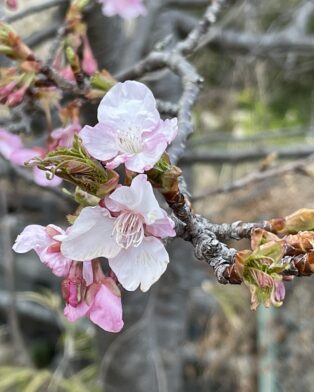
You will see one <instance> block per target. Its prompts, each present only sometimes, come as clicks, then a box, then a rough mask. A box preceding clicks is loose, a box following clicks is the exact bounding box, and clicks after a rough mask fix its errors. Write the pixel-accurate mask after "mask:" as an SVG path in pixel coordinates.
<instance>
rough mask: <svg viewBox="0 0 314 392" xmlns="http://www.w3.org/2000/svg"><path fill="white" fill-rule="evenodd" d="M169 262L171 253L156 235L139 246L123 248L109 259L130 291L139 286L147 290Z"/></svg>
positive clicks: (124, 285) (146, 238) (118, 276)
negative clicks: (169, 253)
mask: <svg viewBox="0 0 314 392" xmlns="http://www.w3.org/2000/svg"><path fill="white" fill-rule="evenodd" d="M168 263H169V255H168V253H167V251H166V249H165V247H164V245H163V243H162V242H161V241H160V240H158V239H157V238H154V237H145V238H144V240H143V242H142V243H141V245H140V246H139V247H137V248H134V247H131V248H129V249H127V250H122V251H121V252H120V253H119V254H118V256H116V257H115V258H112V259H109V265H110V268H111V269H112V270H113V272H114V273H115V274H116V275H117V278H118V280H119V282H120V283H121V284H122V286H123V287H124V288H125V289H126V290H129V291H134V290H136V289H137V288H138V286H140V288H141V290H142V291H144V292H145V291H147V290H148V289H149V288H150V287H151V285H152V284H154V283H155V282H156V281H157V280H158V279H159V278H160V276H161V275H162V274H163V273H164V272H165V270H166V268H167V264H168Z"/></svg>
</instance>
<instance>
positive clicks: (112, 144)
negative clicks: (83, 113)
mask: <svg viewBox="0 0 314 392" xmlns="http://www.w3.org/2000/svg"><path fill="white" fill-rule="evenodd" d="M79 136H80V138H81V139H82V143H83V146H84V147H85V148H86V150H87V151H88V152H89V153H90V154H91V156H92V157H94V158H96V159H99V160H101V161H107V160H108V159H112V158H114V157H115V156H116V155H117V154H118V147H117V143H116V137H115V135H114V133H113V132H112V131H111V130H110V129H109V128H106V127H105V126H104V125H102V124H97V125H95V126H94V127H90V126H88V125H86V126H85V127H84V128H83V129H82V130H81V132H80V133H79Z"/></svg>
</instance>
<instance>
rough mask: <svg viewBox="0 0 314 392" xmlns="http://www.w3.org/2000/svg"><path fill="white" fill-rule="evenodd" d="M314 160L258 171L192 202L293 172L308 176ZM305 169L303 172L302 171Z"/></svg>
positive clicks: (313, 157)
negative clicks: (307, 167)
mask: <svg viewBox="0 0 314 392" xmlns="http://www.w3.org/2000/svg"><path fill="white" fill-rule="evenodd" d="M313 160H314V154H312V155H310V156H309V157H308V158H306V159H300V160H297V161H294V162H289V163H287V164H285V165H279V166H277V167H273V168H271V169H268V170H265V171H256V172H253V173H250V174H248V175H247V176H245V177H242V178H240V179H238V180H236V181H233V182H230V183H227V184H224V185H223V186H221V187H219V188H216V189H207V190H205V191H203V192H202V193H200V194H198V195H195V196H193V197H192V201H198V200H202V199H204V198H207V197H211V196H214V195H218V194H220V193H229V192H233V191H235V190H238V189H243V188H245V187H246V186H248V185H251V184H255V183H257V182H261V181H265V180H266V179H269V178H272V177H278V176H282V175H284V174H287V173H290V172H292V171H296V172H298V171H300V172H301V173H302V174H306V166H307V165H308V164H310V163H312V162H313ZM302 169H303V170H302Z"/></svg>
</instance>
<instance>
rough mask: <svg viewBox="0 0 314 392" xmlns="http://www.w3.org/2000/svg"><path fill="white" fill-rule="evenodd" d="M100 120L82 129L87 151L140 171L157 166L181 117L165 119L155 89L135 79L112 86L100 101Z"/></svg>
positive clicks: (114, 163)
mask: <svg viewBox="0 0 314 392" xmlns="http://www.w3.org/2000/svg"><path fill="white" fill-rule="evenodd" d="M98 121H99V123H98V124H97V125H96V126H95V127H90V126H85V127H84V128H83V129H82V131H81V132H80V137H81V139H82V142H83V145H84V146H85V148H86V149H87V151H88V152H89V153H90V154H91V155H92V156H93V157H94V158H96V159H98V160H101V161H109V162H107V164H106V167H107V168H108V169H114V168H116V167H117V166H119V165H120V164H121V163H124V164H125V166H126V168H127V169H129V170H132V171H134V172H137V173H143V172H144V171H146V170H149V169H151V168H152V167H153V166H154V165H155V163H156V162H157V161H158V160H159V159H160V157H161V156H162V154H163V153H164V151H165V150H166V147H167V145H168V144H169V143H171V142H172V140H173V139H174V138H175V136H176V134H177V131H178V127H177V119H176V118H174V119H171V120H162V119H161V118H160V115H159V113H158V111H157V109H156V101H155V98H154V96H153V94H152V92H151V91H150V90H149V88H147V87H146V86H145V85H144V84H142V83H139V82H134V81H127V82H124V83H118V84H116V85H115V86H114V87H112V89H111V90H110V91H109V92H108V93H107V94H106V95H105V97H104V98H103V99H102V101H101V102H100V105H99V107H98Z"/></svg>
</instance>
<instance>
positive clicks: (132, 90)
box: [98, 81, 160, 132]
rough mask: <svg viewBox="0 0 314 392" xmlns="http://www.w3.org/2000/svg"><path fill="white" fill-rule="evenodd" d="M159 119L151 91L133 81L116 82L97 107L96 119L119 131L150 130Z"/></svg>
mask: <svg viewBox="0 0 314 392" xmlns="http://www.w3.org/2000/svg"><path fill="white" fill-rule="evenodd" d="M159 120H160V116H159V113H158V111H157V109H156V101H155V98H154V96H153V94H152V92H151V91H150V89H149V88H148V87H146V86H145V84H143V83H139V82H135V81H126V82H124V83H117V84H116V85H115V86H113V87H112V88H111V89H110V90H109V91H108V93H107V94H106V95H105V96H104V98H103V99H102V100H101V102H100V105H99V107H98V121H99V122H101V123H103V124H105V125H107V126H109V127H111V128H112V129H115V130H119V131H120V132H123V131H124V132H128V130H129V129H132V130H133V131H134V130H138V131H139V132H142V131H143V130H152V129H154V128H155V127H156V126H157V125H158V124H159Z"/></svg>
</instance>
